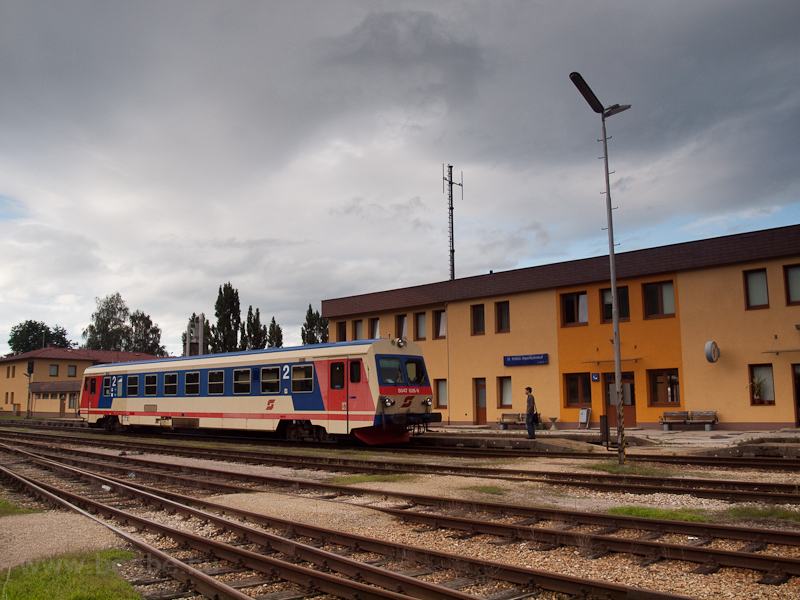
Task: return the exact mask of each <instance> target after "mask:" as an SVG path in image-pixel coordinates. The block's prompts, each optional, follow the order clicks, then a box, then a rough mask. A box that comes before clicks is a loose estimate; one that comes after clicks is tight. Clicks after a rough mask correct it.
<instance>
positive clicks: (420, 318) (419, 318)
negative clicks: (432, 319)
mask: <svg viewBox="0 0 800 600" xmlns="http://www.w3.org/2000/svg"><path fill="white" fill-rule="evenodd" d="M427 336H428V321H427V320H426V318H425V313H424V312H421V313H414V339H415V340H419V341H424V340H425V339H426V338H427Z"/></svg>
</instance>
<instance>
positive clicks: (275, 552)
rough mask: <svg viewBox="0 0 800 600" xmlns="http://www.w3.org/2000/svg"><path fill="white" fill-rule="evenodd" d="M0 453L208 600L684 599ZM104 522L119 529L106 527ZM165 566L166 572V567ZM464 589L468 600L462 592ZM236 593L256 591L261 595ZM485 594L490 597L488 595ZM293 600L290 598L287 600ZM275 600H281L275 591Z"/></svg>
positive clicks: (38, 489)
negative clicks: (313, 598) (321, 597)
mask: <svg viewBox="0 0 800 600" xmlns="http://www.w3.org/2000/svg"><path fill="white" fill-rule="evenodd" d="M3 450H4V451H5V452H7V453H13V455H14V456H15V457H16V461H14V462H15V468H14V469H13V470H12V469H9V468H5V467H3V468H2V469H0V473H2V476H3V477H4V478H5V479H6V480H8V481H12V482H13V483H14V485H17V486H20V487H24V488H25V489H27V490H29V491H30V493H33V494H35V495H37V496H38V497H40V498H42V499H45V500H46V501H48V502H52V503H57V504H59V505H61V506H64V507H66V508H69V509H71V510H77V511H79V512H82V514H85V515H87V516H91V514H99V515H102V516H103V519H99V518H97V517H92V518H95V519H96V520H98V522H101V523H103V524H104V525H106V526H108V527H111V528H113V529H114V531H115V532H117V533H118V534H119V535H122V536H123V537H125V539H127V540H128V541H129V542H130V543H132V544H134V545H137V546H138V547H139V548H140V549H141V550H142V551H143V552H146V553H147V554H148V555H149V556H151V557H156V559H157V561H158V562H159V563H160V565H161V567H162V570H166V571H169V572H171V573H173V574H174V576H175V577H176V578H177V579H178V581H180V582H182V583H183V584H184V585H188V586H190V587H191V588H193V589H196V590H198V591H200V592H201V593H202V594H203V595H205V596H206V597H209V598H226V599H227V598H233V599H236V600H243V599H244V598H250V597H262V598H270V597H273V598H278V596H270V595H266V594H264V593H263V592H264V588H265V587H267V588H270V589H271V588H275V587H281V588H283V587H284V583H283V582H291V584H292V585H293V590H292V591H291V592H287V591H286V590H285V589H281V590H280V593H281V594H282V595H281V596H280V597H281V598H283V599H284V600H285V599H286V598H290V597H293V598H301V597H308V596H310V595H315V594H330V595H333V596H336V597H341V598H360V599H371V598H376V599H377V598H381V599H383V598H390V599H392V600H403V599H406V598H421V599H424V600H429V599H430V600H433V599H443V600H449V599H456V600H467V599H469V598H476V597H480V598H484V599H488V600H511V599H522V598H527V597H530V596H533V595H538V594H539V593H541V592H542V591H543V590H550V591H553V592H558V593H560V594H567V595H569V596H570V597H582V598H586V597H598V598H610V599H611V598H613V599H616V598H619V599H629V600H667V599H677V598H687V597H686V596H680V595H676V594H671V593H668V592H663V591H657V590H648V589H641V588H633V587H628V586H624V585H619V584H614V583H609V582H604V581H595V580H588V579H582V578H576V577H571V576H565V575H559V574H555V573H551V572H546V571H541V570H536V569H530V568H519V567H512V566H509V565H506V564H501V563H493V562H490V561H485V560H478V559H471V558H469V557H465V556H462V555H454V554H449V553H446V552H435V551H431V550H426V549H424V548H416V547H414V548H409V547H408V546H406V545H405V544H394V543H391V542H386V541H383V540H379V539H373V538H367V537H364V536H355V535H351V534H347V533H343V532H341V531H338V530H330V529H324V528H319V527H314V526H310V525H304V524H299V523H294V522H291V521H286V520H283V519H277V518H274V517H266V516H264V515H261V514H257V513H252V512H246V511H237V510H235V509H231V508H230V507H229V506H223V505H215V504H213V503H211V502H208V501H204V500H198V499H196V498H192V497H189V496H185V495H181V494H178V493H175V492H165V491H163V490H157V489H154V488H151V487H147V486H143V485H141V484H137V485H130V484H128V483H125V482H123V481H121V480H119V479H115V478H109V477H103V476H99V475H96V474H92V473H90V472H88V471H87V470H83V469H75V468H73V467H69V466H66V465H63V464H61V463H58V462H56V461H52V460H49V459H45V458H42V457H39V456H36V455H33V454H31V453H28V452H24V451H20V450H14V449H11V448H9V447H7V446H5V447H4V448H3ZM6 462H10V461H6ZM43 469H46V470H47V471H46V472H45V471H43ZM45 479H46V480H47V481H45ZM115 505H116V506H115ZM120 505H121V506H123V507H124V508H120ZM139 505H141V506H139ZM145 513H147V514H146V515H145ZM154 513H155V514H154ZM219 513H224V514H225V515H226V516H224V517H223V516H220V514H219ZM175 514H178V515H180V517H181V519H183V520H184V521H183V522H184V524H185V523H186V522H188V521H192V522H197V523H199V524H201V525H202V527H201V529H202V530H203V531H205V532H208V531H209V530H212V533H211V534H204V535H200V534H198V533H195V532H193V531H189V530H187V529H188V528H187V527H186V526H182V527H175V526H174V525H172V524H171V522H173V521H174V518H173V515H175ZM232 517H235V519H234V518H232ZM106 519H108V520H113V521H114V523H115V524H114V525H111V524H109V522H108V521H107V520H106ZM130 529H133V530H134V531H148V532H152V533H155V534H157V536H159V538H160V540H161V546H162V547H160V548H157V547H155V546H154V545H153V543H152V542H151V541H145V540H143V539H142V537H141V536H140V535H135V534H134V533H133V532H131V531H128V530H130ZM493 535H497V532H494V533H493ZM164 540H167V542H166V543H164ZM176 544H177V545H178V546H176ZM186 549H190V550H191V552H190V554H189V555H188V559H187V557H185V554H186V552H187V550H186ZM193 563H194V565H193ZM166 565H169V568H164V567H165V566H166ZM453 565H459V572H454V571H453ZM398 569H399V570H398ZM433 570H437V571H439V574H440V575H442V574H443V575H445V577H450V579H449V581H444V582H442V583H439V584H434V583H430V582H428V581H425V580H424V578H421V577H420V576H421V575H427V574H430V573H431V572H432V571H433ZM220 573H223V574H225V575H226V581H224V582H223V581H219V580H218V579H216V578H215V577H214V575H215V574H220ZM334 573H335V575H334ZM231 575H233V577H231ZM414 575H417V576H414ZM465 588H467V589H469V590H470V593H467V592H465V591H460V590H461V589H465ZM240 590H246V591H248V592H251V591H252V590H257V591H258V595H256V594H254V593H243V592H242V591H240ZM487 590H489V591H490V593H486V592H487ZM292 592H294V595H293V596H292V595H289V594H291V593H292ZM473 592H475V593H473ZM269 593H272V594H277V593H278V590H276V591H274V592H267V594H269ZM476 593H477V595H476Z"/></svg>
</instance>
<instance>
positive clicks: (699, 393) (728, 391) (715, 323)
mask: <svg viewBox="0 0 800 600" xmlns="http://www.w3.org/2000/svg"><path fill="white" fill-rule="evenodd" d="M786 264H791V262H787V261H785V260H784V261H771V262H760V263H757V264H751V265H736V266H732V267H723V268H716V269H708V270H701V271H692V272H686V273H682V274H681V276H680V280H681V288H682V290H683V294H684V297H685V299H686V302H687V304H689V305H691V306H694V307H697V309H696V310H694V311H692V312H691V313H690V314H685V315H683V317H682V319H681V328H682V337H683V339H684V347H685V352H684V365H683V378H684V381H685V382H686V385H685V387H684V389H686V390H687V394H686V396H687V398H686V408H687V410H716V411H717V414H718V416H719V419H720V427H721V428H733V429H748V428H751V427H753V428H756V429H766V428H781V427H795V426H796V424H797V419H798V416H797V395H796V394H797V390H796V389H795V381H794V365H800V352H799V351H798V350H800V331H798V330H797V329H796V327H795V325H798V324H800V306H787V305H786V297H785V289H784V288H785V286H784V280H783V277H784V275H783V266H784V265H786ZM765 267H766V271H767V289H768V293H769V308H765V309H754V310H747V309H746V298H745V284H744V272H745V271H747V270H750V269H760V268H765ZM708 341H715V342H716V343H717V345H718V346H719V348H720V358H719V361H718V362H716V363H710V362H708V361H707V360H706V358H705V354H704V348H705V344H706V342H708ZM781 350H787V352H780V351H781ZM752 364H772V371H773V378H774V388H775V390H774V391H775V404H774V405H772V406H771V405H753V404H751V400H750V387H749V386H750V380H749V376H750V371H749V365H752Z"/></svg>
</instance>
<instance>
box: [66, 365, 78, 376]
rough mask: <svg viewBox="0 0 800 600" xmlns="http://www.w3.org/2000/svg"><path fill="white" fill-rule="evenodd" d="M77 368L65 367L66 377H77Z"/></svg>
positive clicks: (73, 366) (72, 366)
mask: <svg viewBox="0 0 800 600" xmlns="http://www.w3.org/2000/svg"><path fill="white" fill-rule="evenodd" d="M77 375H78V367H77V366H75V365H69V366H67V377H77Z"/></svg>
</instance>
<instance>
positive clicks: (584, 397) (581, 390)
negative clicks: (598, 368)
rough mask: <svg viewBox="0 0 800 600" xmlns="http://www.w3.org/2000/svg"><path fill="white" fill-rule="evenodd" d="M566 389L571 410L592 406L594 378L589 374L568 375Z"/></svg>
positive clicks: (565, 377)
mask: <svg viewBox="0 0 800 600" xmlns="http://www.w3.org/2000/svg"><path fill="white" fill-rule="evenodd" d="M564 388H565V390H566V399H567V406H568V407H569V408H576V407H581V406H585V407H591V406H592V377H591V375H590V374H589V373H566V374H565V375H564Z"/></svg>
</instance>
